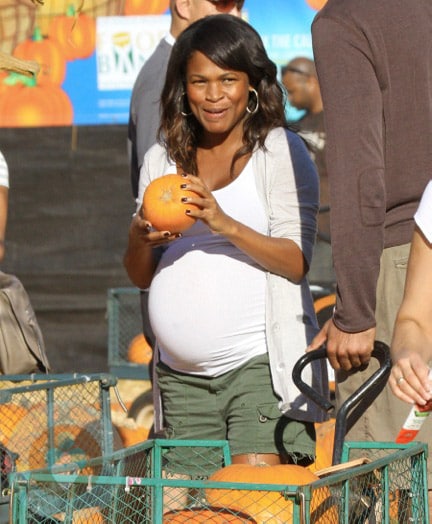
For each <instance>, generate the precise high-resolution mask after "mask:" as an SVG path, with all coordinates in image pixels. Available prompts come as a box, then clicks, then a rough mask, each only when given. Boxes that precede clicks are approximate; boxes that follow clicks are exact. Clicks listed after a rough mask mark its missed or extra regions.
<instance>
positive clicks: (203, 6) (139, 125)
mask: <svg viewBox="0 0 432 524" xmlns="http://www.w3.org/2000/svg"><path fill="white" fill-rule="evenodd" d="M243 3H244V0H170V12H171V22H170V30H169V33H168V34H167V35H166V36H165V37H164V38H163V39H162V40H161V41H160V42H159V44H158V46H157V47H156V49H155V50H154V52H153V54H152V55H151V56H150V57H149V58H148V60H146V62H145V63H144V65H143V67H142V68H141V71H140V72H139V73H138V76H137V78H136V80H135V83H134V85H133V88H132V95H131V101H130V110H129V123H128V152H129V161H130V177H131V184H132V194H133V196H134V198H136V197H137V196H138V180H139V173H140V169H141V165H142V162H143V159H144V155H145V153H146V152H147V150H148V149H149V148H150V147H151V146H152V145H153V144H154V143H155V142H156V140H157V132H158V129H159V124H160V95H161V92H162V88H163V85H164V82H165V74H166V69H167V66H168V60H169V57H170V54H171V49H172V46H173V44H174V42H175V40H176V38H177V37H178V36H179V35H180V34H181V32H182V31H183V30H184V29H186V27H188V26H189V25H190V24H191V23H192V22H195V20H199V19H200V18H203V17H204V16H209V15H216V14H220V13H230V14H233V15H237V16H240V13H241V9H242V7H243Z"/></svg>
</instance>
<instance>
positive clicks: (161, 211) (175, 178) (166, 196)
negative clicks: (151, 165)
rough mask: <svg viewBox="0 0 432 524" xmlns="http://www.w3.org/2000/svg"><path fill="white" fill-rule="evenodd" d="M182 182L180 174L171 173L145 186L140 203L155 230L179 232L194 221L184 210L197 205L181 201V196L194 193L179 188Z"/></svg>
mask: <svg viewBox="0 0 432 524" xmlns="http://www.w3.org/2000/svg"><path fill="white" fill-rule="evenodd" d="M184 183H185V180H184V178H183V177H182V176H181V175H178V174H172V175H164V176H161V177H159V178H156V179H154V180H153V181H152V182H150V184H149V185H148V186H147V188H146V190H145V193H144V197H143V203H142V206H143V211H144V216H145V218H146V220H148V221H149V222H150V223H151V224H152V226H153V227H154V228H155V229H156V230H158V231H169V232H170V233H181V232H182V231H185V230H186V229H188V228H189V227H191V226H192V225H193V224H194V222H195V221H196V219H195V218H193V217H190V216H188V215H186V210H187V209H192V208H196V209H197V208H198V206H195V205H192V204H185V203H184V202H182V201H181V199H182V198H183V197H190V196H192V195H195V193H193V192H192V191H188V190H186V189H181V187H180V186H181V185H182V184H184Z"/></svg>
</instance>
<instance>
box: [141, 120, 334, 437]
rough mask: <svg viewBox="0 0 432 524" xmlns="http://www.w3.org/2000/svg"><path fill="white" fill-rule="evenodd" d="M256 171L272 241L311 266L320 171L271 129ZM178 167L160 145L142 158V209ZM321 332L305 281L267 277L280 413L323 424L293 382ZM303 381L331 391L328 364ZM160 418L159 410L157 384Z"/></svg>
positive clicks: (256, 157)
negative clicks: (289, 246)
mask: <svg viewBox="0 0 432 524" xmlns="http://www.w3.org/2000/svg"><path fill="white" fill-rule="evenodd" d="M252 166H253V171H254V176H255V181H256V185H257V191H258V193H259V195H260V198H261V199H262V201H263V205H264V207H265V209H266V213H267V216H268V221H269V232H268V234H269V235H270V236H276V237H283V238H290V239H291V240H293V241H294V242H296V244H297V245H298V246H299V247H300V248H301V250H302V251H303V254H304V256H305V258H306V260H307V261H308V263H309V264H310V261H311V258H312V252H313V246H314V242H315V235H316V215H317V211H318V205H319V182H318V176H317V173H316V169H315V167H314V165H313V163H312V161H311V159H310V156H309V153H308V151H307V149H306V147H305V145H304V143H303V141H302V140H301V139H300V138H299V137H298V136H297V135H296V134H294V133H292V132H291V131H287V130H286V129H283V128H276V129H273V130H272V131H271V132H270V133H269V135H268V137H267V139H266V142H265V149H256V150H255V151H254V153H253V155H252ZM175 172H176V166H175V164H174V163H173V162H172V161H171V160H170V159H169V158H168V157H167V154H166V151H165V149H164V148H163V147H162V146H160V145H158V144H156V145H154V146H153V147H152V148H151V149H150V150H149V152H148V153H147V154H146V156H145V157H144V164H143V167H142V169H141V174H140V182H139V193H138V199H137V205H138V207H139V206H140V205H141V202H142V195H143V193H144V189H145V187H146V186H147V185H148V183H149V182H150V181H151V180H152V179H154V178H157V177H159V176H162V175H164V174H168V173H175ZM317 331H318V327H317V322H316V317H315V313H314V308H313V300H312V296H311V293H310V290H309V286H308V283H307V280H306V279H303V280H302V282H301V283H300V284H293V283H292V282H290V281H289V280H288V279H287V278H285V277H281V276H279V275H276V274H274V273H270V272H268V273H267V290H266V336H267V347H268V352H269V358H270V367H271V373H272V379H273V387H274V390H275V392H276V393H277V394H278V395H279V396H280V398H281V401H280V403H279V408H280V410H281V412H282V413H284V414H285V415H287V416H288V417H291V418H295V419H299V420H306V421H322V420H325V419H326V418H327V415H326V413H324V412H323V411H322V410H321V409H320V408H318V407H317V406H316V405H315V404H314V403H313V402H312V401H310V400H309V399H307V398H305V397H304V396H303V395H302V394H301V393H300V392H299V390H298V389H297V387H296V386H295V385H294V383H293V381H292V376H291V374H292V369H293V366H294V364H295V363H296V362H297V361H298V359H299V358H300V357H301V356H302V355H303V354H304V352H305V349H306V347H307V345H308V344H309V343H310V341H311V340H312V338H313V337H314V335H315V334H316V333H317ZM303 380H304V381H305V382H306V383H308V384H309V385H311V386H312V387H313V388H314V389H315V390H317V391H320V392H322V393H323V394H324V392H325V391H328V379H327V366H326V362H325V361H316V362H315V363H314V364H313V366H307V368H306V369H305V370H304V372H303ZM153 387H154V391H155V394H156V397H155V398H156V400H157V402H155V408H156V413H160V412H159V410H158V409H157V408H158V406H159V405H160V402H159V395H158V391H157V387H156V381H154V383H153ZM161 422H162V416H161V414H160V416H156V417H155V429H156V431H158V430H159V429H160V427H161Z"/></svg>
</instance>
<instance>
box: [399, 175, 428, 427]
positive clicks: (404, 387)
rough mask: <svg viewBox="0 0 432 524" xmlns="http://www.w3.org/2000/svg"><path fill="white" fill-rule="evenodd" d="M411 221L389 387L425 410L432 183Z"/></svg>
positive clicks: (426, 396) (406, 400)
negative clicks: (410, 236)
mask: <svg viewBox="0 0 432 524" xmlns="http://www.w3.org/2000/svg"><path fill="white" fill-rule="evenodd" d="M414 219H415V221H416V228H415V230H414V235H413V240H412V244H411V251H410V256H409V260H408V270H407V278H406V285H405V292H404V297H403V300H402V304H401V307H400V308H399V312H398V315H397V317H396V324H395V329H394V333H393V340H392V345H391V353H392V360H393V367H392V371H391V375H390V378H389V383H390V387H391V389H392V391H393V393H394V394H395V395H396V396H397V397H398V398H400V399H401V400H403V401H405V402H409V403H410V404H413V403H416V404H419V405H420V406H424V405H425V404H426V403H427V402H429V401H430V400H431V399H432V380H431V379H432V377H430V378H429V370H430V368H431V367H432V322H431V319H432V181H431V182H429V184H428V185H427V187H426V190H425V192H424V195H423V197H422V200H421V202H420V206H419V209H418V210H417V213H416V214H415V216H414ZM429 431H430V429H429Z"/></svg>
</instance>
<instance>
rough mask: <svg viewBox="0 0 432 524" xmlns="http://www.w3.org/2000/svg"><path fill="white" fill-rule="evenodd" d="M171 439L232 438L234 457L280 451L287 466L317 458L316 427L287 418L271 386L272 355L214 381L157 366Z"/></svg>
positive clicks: (231, 445) (230, 440) (257, 359)
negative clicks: (290, 463)
mask: <svg viewBox="0 0 432 524" xmlns="http://www.w3.org/2000/svg"><path fill="white" fill-rule="evenodd" d="M157 374H158V384H159V387H160V390H161V395H162V404H163V411H164V419H165V426H166V438H168V439H178V440H195V439H200V440H201V439H202V440H228V442H229V445H230V451H231V455H232V456H233V455H239V454H250V453H260V454H261V453H275V454H279V455H281V457H282V459H283V460H284V461H286V462H302V461H304V460H305V459H306V461H310V460H311V458H312V459H313V457H314V455H315V428H314V425H313V423H308V422H301V421H296V420H293V419H290V418H288V417H285V416H283V415H282V414H281V412H280V410H279V408H278V402H279V398H278V397H277V396H276V395H275V393H274V391H273V387H272V382H271V375H270V366H269V360H268V355H267V354H266V355H260V356H258V357H255V358H253V359H251V360H250V361H249V362H247V363H246V364H245V365H243V366H241V367H240V368H238V369H235V370H233V371H229V372H228V373H225V374H224V375H222V376H219V377H215V378H208V377H203V376H196V375H188V374H184V373H179V372H177V371H173V370H172V369H170V368H169V367H168V366H166V365H164V364H163V363H159V364H158V367H157Z"/></svg>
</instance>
